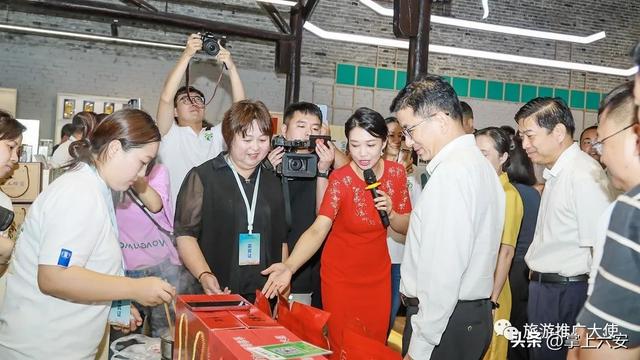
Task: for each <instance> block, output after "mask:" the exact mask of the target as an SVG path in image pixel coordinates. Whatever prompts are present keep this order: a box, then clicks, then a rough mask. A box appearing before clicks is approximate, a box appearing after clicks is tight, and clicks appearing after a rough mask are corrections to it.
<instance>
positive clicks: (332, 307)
mask: <svg viewBox="0 0 640 360" xmlns="http://www.w3.org/2000/svg"><path fill="white" fill-rule="evenodd" d="M387 133H388V131H387V125H386V124H385V121H384V118H383V117H382V116H381V115H380V114H378V113H377V112H375V111H373V110H371V109H368V108H360V109H358V110H356V112H355V113H354V114H353V115H352V116H351V117H350V118H349V119H348V120H347V122H346V123H345V135H346V137H347V139H348V141H349V154H350V155H351V162H349V164H348V165H346V166H343V167H341V168H339V169H337V170H335V171H334V172H333V173H332V174H331V175H330V176H329V186H328V188H327V191H326V193H325V196H324V198H323V200H322V206H321V207H320V211H319V213H318V214H319V215H318V217H317V218H316V220H315V222H314V223H313V225H311V227H310V228H309V229H308V230H307V231H306V232H305V233H304V234H302V236H301V237H300V239H299V240H298V243H297V244H296V247H295V248H294V249H293V252H292V253H291V256H290V257H289V258H288V259H287V260H286V261H285V262H284V263H279V264H274V265H272V266H271V267H269V269H267V270H266V271H264V272H263V273H264V274H270V275H269V279H268V280H267V284H265V287H264V291H265V294H266V295H267V296H274V295H275V294H276V293H277V292H283V291H284V290H285V288H286V287H287V286H288V284H289V282H290V281H291V275H292V274H293V273H295V272H296V271H297V270H298V269H299V268H300V267H301V266H302V265H303V264H304V263H305V262H306V261H307V260H308V259H309V258H311V256H312V255H313V254H314V253H315V252H316V251H317V250H318V249H319V248H320V245H322V242H323V241H324V239H325V237H326V238H327V242H326V244H325V246H324V251H323V253H322V258H321V267H320V279H321V282H322V306H323V308H324V309H325V310H327V311H328V312H330V313H331V317H330V318H329V323H328V325H329V342H330V345H331V350H332V351H333V355H332V358H336V359H339V358H340V356H341V348H342V336H343V329H344V328H345V326H347V325H349V324H350V323H352V322H359V323H361V325H363V326H364V327H365V328H366V331H367V333H368V335H369V336H371V337H372V338H374V339H376V340H378V341H380V342H381V343H384V342H385V340H386V335H387V328H388V325H389V311H390V305H391V278H390V274H391V262H390V260H389V254H388V251H387V230H386V229H385V227H384V226H383V225H382V222H381V220H380V215H379V214H378V210H381V211H385V212H386V213H387V214H388V216H389V220H390V223H391V227H392V228H393V229H394V230H395V231H397V232H399V233H403V234H404V233H406V232H407V226H408V223H409V212H410V211H411V203H410V201H409V194H408V190H407V174H406V172H405V169H404V166H402V165H401V164H398V163H396V162H391V161H386V160H384V159H382V151H383V149H384V146H385V144H386V142H387ZM369 169H371V170H373V172H374V173H375V175H376V178H377V179H378V182H379V183H380V187H378V193H379V194H380V195H381V196H379V197H378V198H376V199H375V200H374V199H373V197H372V196H371V193H370V192H369V190H367V189H366V188H367V184H366V183H365V181H364V176H363V172H364V171H365V170H369ZM327 235H328V237H327Z"/></svg>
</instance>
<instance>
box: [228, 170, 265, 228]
mask: <svg viewBox="0 0 640 360" xmlns="http://www.w3.org/2000/svg"><path fill="white" fill-rule="evenodd" d="M227 164H229V167H230V168H231V171H232V172H233V176H234V177H235V178H236V183H238V188H239V189H240V193H241V194H242V199H243V200H244V205H245V206H246V207H247V231H249V234H253V218H254V217H255V215H256V203H257V202H258V201H257V199H258V187H259V186H260V171H261V168H260V165H258V179H257V180H256V184H255V185H254V186H253V199H251V204H249V199H248V198H247V194H246V193H245V191H244V187H243V186H242V183H241V182H240V176H238V172H237V171H236V169H235V167H234V166H233V160H231V158H230V157H227Z"/></svg>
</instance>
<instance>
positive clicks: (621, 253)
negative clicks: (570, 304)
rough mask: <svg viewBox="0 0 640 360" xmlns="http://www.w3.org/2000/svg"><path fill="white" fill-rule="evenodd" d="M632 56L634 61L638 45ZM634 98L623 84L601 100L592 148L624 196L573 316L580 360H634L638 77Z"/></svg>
mask: <svg viewBox="0 0 640 360" xmlns="http://www.w3.org/2000/svg"><path fill="white" fill-rule="evenodd" d="M635 55H636V58H635V60H636V63H640V46H636V50H635ZM635 95H636V97H635V99H634V89H633V85H631V84H623V85H621V86H619V87H618V88H616V89H614V90H613V91H612V92H611V93H610V94H609V95H608V96H607V97H606V98H605V100H604V101H603V104H602V109H601V116H600V123H599V124H598V141H597V142H596V143H595V144H594V145H593V146H594V147H595V148H596V151H598V152H599V153H600V155H601V156H602V157H601V161H602V162H603V163H604V164H605V165H606V166H607V169H608V171H609V174H610V175H611V178H612V180H613V183H614V184H616V185H617V186H618V187H620V188H622V189H623V190H624V191H626V193H625V194H623V195H621V196H620V197H619V198H618V200H617V201H616V204H615V206H614V208H613V212H612V215H611V219H610V221H609V228H608V231H607V239H606V243H605V246H604V253H603V256H602V261H601V262H600V267H599V268H598V274H597V276H596V280H595V285H594V290H593V293H592V294H591V296H590V297H589V298H588V299H587V301H586V302H585V305H584V308H583V309H582V311H581V312H580V315H579V316H578V320H577V321H578V323H579V324H580V325H583V326H585V328H583V329H581V330H580V331H579V334H580V337H581V339H580V340H581V349H580V351H579V354H580V359H616V360H618V359H619V360H622V359H640V147H639V146H638V144H639V142H638V139H639V136H640V132H639V129H638V128H639V127H640V125H639V124H638V119H639V118H640V113H639V112H638V104H640V74H638V75H636V81H635ZM601 340H605V341H606V342H602V341H601ZM598 345H599V346H598Z"/></svg>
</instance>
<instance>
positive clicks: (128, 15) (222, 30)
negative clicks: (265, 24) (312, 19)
mask: <svg viewBox="0 0 640 360" xmlns="http://www.w3.org/2000/svg"><path fill="white" fill-rule="evenodd" d="M0 3H7V4H9V5H11V6H16V7H17V6H25V7H31V8H37V9H47V10H55V11H61V12H67V13H76V14H82V15H93V16H103V17H107V18H110V19H113V18H117V19H130V20H136V21H142V22H147V23H153V24H160V25H169V26H175V27H180V28H184V29H189V30H194V31H211V32H215V33H219V34H226V35H234V36H242V37H246V38H251V39H257V40H266V41H278V40H292V39H293V37H292V36H291V35H287V34H280V33H277V32H273V31H266V30H260V29H254V28H250V27H247V26H242V25H236V24H229V23H223V22H218V21H212V20H205V19H199V18H195V17H192V16H185V15H179V14H171V13H153V12H149V11H132V9H131V8H130V7H128V6H122V5H113V4H106V3H103V2H99V1H91V0H74V1H73V2H70V1H61V0H40V1H36V0H18V1H16V0H0Z"/></svg>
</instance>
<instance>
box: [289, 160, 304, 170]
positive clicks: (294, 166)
mask: <svg viewBox="0 0 640 360" xmlns="http://www.w3.org/2000/svg"><path fill="white" fill-rule="evenodd" d="M289 169H291V170H293V171H300V170H304V163H303V161H302V160H301V159H291V160H290V161H289Z"/></svg>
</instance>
